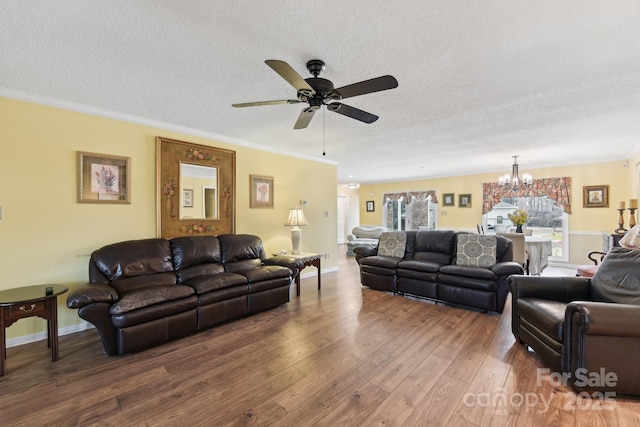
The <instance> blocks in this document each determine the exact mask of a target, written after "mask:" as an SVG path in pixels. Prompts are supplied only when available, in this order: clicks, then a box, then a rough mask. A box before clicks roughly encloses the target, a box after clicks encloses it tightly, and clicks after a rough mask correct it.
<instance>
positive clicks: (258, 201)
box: [249, 175, 273, 209]
mask: <svg viewBox="0 0 640 427" xmlns="http://www.w3.org/2000/svg"><path fill="white" fill-rule="evenodd" d="M249 181H250V183H251V191H250V193H251V202H250V205H249V207H250V208H271V209H273V177H272V176H259V175H249Z"/></svg>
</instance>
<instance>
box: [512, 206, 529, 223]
mask: <svg viewBox="0 0 640 427" xmlns="http://www.w3.org/2000/svg"><path fill="white" fill-rule="evenodd" d="M507 216H508V217H509V220H511V222H512V223H513V224H515V225H525V224H526V223H527V221H528V220H529V214H527V211H525V210H522V209H518V210H517V211H514V212H513V213H510V214H507Z"/></svg>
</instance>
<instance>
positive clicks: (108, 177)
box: [96, 166, 118, 193]
mask: <svg viewBox="0 0 640 427" xmlns="http://www.w3.org/2000/svg"><path fill="white" fill-rule="evenodd" d="M96 180H97V181H98V186H99V187H100V188H102V189H104V191H105V192H107V193H112V192H114V189H113V187H114V186H115V185H116V182H117V181H118V177H117V176H116V174H115V173H113V171H112V170H111V168H106V167H104V166H102V167H101V168H100V170H98V171H96Z"/></svg>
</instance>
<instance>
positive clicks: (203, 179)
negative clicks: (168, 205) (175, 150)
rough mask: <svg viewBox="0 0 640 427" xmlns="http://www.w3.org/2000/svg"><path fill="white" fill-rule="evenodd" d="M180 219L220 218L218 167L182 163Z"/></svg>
mask: <svg viewBox="0 0 640 427" xmlns="http://www.w3.org/2000/svg"><path fill="white" fill-rule="evenodd" d="M179 182H180V219H218V206H219V203H218V200H217V194H218V192H217V187H218V169H217V168H215V167H212V166H201V165H194V164H190V163H182V162H181V163H180V181H179Z"/></svg>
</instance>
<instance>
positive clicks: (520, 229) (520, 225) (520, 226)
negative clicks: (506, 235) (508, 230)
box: [516, 224, 522, 233]
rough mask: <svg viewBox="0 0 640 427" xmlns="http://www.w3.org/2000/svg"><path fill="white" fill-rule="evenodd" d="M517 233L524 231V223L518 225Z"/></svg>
mask: <svg viewBox="0 0 640 427" xmlns="http://www.w3.org/2000/svg"><path fill="white" fill-rule="evenodd" d="M516 233H522V224H517V225H516Z"/></svg>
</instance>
